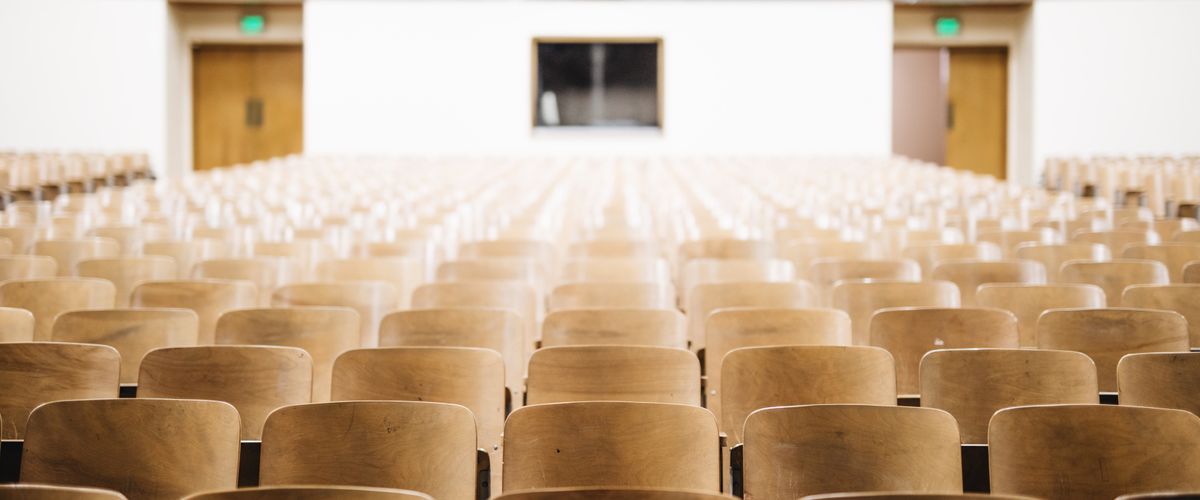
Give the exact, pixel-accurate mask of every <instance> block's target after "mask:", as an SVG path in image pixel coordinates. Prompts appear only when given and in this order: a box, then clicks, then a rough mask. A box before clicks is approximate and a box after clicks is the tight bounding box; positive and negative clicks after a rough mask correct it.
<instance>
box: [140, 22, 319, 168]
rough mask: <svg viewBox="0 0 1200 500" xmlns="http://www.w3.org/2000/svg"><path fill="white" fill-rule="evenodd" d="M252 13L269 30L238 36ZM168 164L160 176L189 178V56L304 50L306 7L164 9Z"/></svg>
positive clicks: (190, 83)
mask: <svg viewBox="0 0 1200 500" xmlns="http://www.w3.org/2000/svg"><path fill="white" fill-rule="evenodd" d="M248 11H253V12H254V13H261V14H263V15H264V16H265V17H266V18H267V30H266V31H264V32H263V33H261V34H258V35H246V34H243V33H241V32H240V31H239V30H238V20H239V19H240V17H241V15H242V14H244V13H247V12H248ZM167 17H168V23H167V89H166V91H167V102H166V112H167V127H166V131H165V133H166V135H167V161H166V168H165V170H164V172H163V174H164V176H165V177H166V178H169V179H179V178H182V177H186V176H188V175H191V173H192V172H193V169H192V158H193V157H194V151H193V144H192V138H193V131H192V123H193V119H194V117H193V116H192V100H193V95H192V50H193V48H195V47H196V46H204V45H288V46H299V47H300V49H301V50H302V51H303V49H304V29H303V25H304V6H303V4H302V3H301V2H300V1H299V0H297V1H296V2H295V3H281V4H275V3H272V4H261V5H253V6H241V5H221V4H190V3H176V2H170V3H168V4H167Z"/></svg>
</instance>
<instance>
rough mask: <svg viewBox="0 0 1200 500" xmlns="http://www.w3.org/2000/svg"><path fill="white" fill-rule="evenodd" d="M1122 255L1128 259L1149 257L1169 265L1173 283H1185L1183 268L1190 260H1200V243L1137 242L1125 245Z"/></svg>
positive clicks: (1168, 270) (1169, 275) (1169, 273)
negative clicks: (1155, 243)
mask: <svg viewBox="0 0 1200 500" xmlns="http://www.w3.org/2000/svg"><path fill="white" fill-rule="evenodd" d="M1121 257H1122V258H1126V259H1149V260H1154V261H1158V262H1162V264H1163V265H1164V266H1167V275H1168V277H1169V278H1170V279H1171V283H1183V282H1184V281H1183V268H1184V266H1187V263H1188V262H1191V261H1194V260H1200V243H1161V244H1158V245H1150V244H1145V243H1136V244H1133V245H1129V246H1126V247H1125V251H1123V252H1121Z"/></svg>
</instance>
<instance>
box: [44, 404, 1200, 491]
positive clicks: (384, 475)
mask: <svg viewBox="0 0 1200 500" xmlns="http://www.w3.org/2000/svg"><path fill="white" fill-rule="evenodd" d="M132 422H137V424H136V425H131V423H132ZM988 433H989V455H990V459H989V468H990V482H991V490H992V491H993V492H995V493H999V494H1018V495H1031V496H1035V497H1043V498H1114V497H1116V496H1119V495H1122V494H1129V493H1138V492H1153V491H1159V490H1176V491H1177V490H1180V489H1183V490H1187V489H1197V488H1200V465H1198V464H1200V462H1197V461H1196V459H1197V458H1200V457H1198V456H1197V453H1200V418H1198V417H1196V416H1195V415H1194V414H1191V413H1188V412H1184V411H1179V410H1169V409H1158V408H1146V407H1136V406H1128V407H1127V406H1119V407H1118V406H1106V405H1088V404H1077V405H1041V406H1019V407H1013V408H1007V409H1004V410H1001V411H999V412H997V413H996V415H995V416H994V417H992V419H991V422H990V424H989V428H988ZM474 436H475V422H474V419H473V418H472V415H471V412H470V411H469V410H468V409H466V408H464V407H462V406H458V405H453V404H446V403H434V402H412V401H347V402H332V403H321V404H307V405H294V406H288V407H284V408H282V409H280V410H277V411H275V412H274V413H272V414H271V416H270V417H268V419H267V422H266V426H265V429H264V437H263V444H262V453H261V456H260V466H259V467H260V471H259V482H260V484H262V485H267V486H270V485H289V484H297V483H301V484H304V483H309V484H311V483H318V484H341V485H352V486H354V485H357V486H372V487H391V488H404V489H411V490H415V491H421V492H423V493H427V494H429V495H431V496H433V497H435V498H450V499H453V498H462V499H469V498H473V497H474V496H475V494H476V487H475V484H476V483H475V481H476V471H477V464H476V448H475V447H476V440H475V437H474ZM743 436H744V444H743V445H742V447H741V450H742V459H741V460H742V463H741V470H740V471H738V472H739V473H740V480H741V487H742V488H743V490H742V491H743V493H744V495H745V496H746V497H748V498H797V497H800V496H804V495H810V494H819V493H832V492H848V491H863V490H867V491H917V492H929V493H949V492H961V491H962V471H961V452H960V449H959V432H958V428H957V425H956V424H955V421H954V418H953V417H951V416H950V415H949V414H947V413H945V412H943V411H941V410H936V409H930V408H910V407H899V406H876V405H860V404H818V405H802V406H776V407H770V408H764V409H761V410H758V411H755V412H754V413H752V414H751V415H750V416H749V417H748V418H747V420H746V424H745V428H744V434H743ZM237 437H238V414H237V412H236V411H235V410H234V409H233V407H232V406H229V405H228V404H226V403H222V402H217V401H201V400H162V399H144V400H114V399H94V400H76V401H59V402H53V403H48V404H46V405H43V406H41V407H39V408H38V409H36V410H35V411H34V412H33V414H32V415H31V416H30V421H29V432H28V436H27V437H26V440H25V444H24V448H23V451H22V456H21V476H22V480H23V481H27V482H32V483H49V484H66V485H76V486H94V487H106V488H112V489H116V490H118V491H120V492H122V493H123V494H125V495H126V496H128V497H130V498H162V497H178V496H185V495H188V494H191V493H196V492H199V491H205V490H213V489H222V488H232V487H233V486H234V485H235V484H236V481H237V477H236V475H237V469H238V458H239V445H238V440H237ZM831 457H834V458H831ZM722 467H723V464H722V461H721V454H720V444H719V439H718V429H717V422H716V419H715V418H713V416H712V414H711V413H709V412H708V411H707V410H704V409H701V408H696V407H691V406H686V405H675V404H664V403H639V402H626V401H620V402H601V401H589V402H577V403H555V404H542V405H532V406H528V407H525V408H522V409H519V410H516V411H515V412H513V414H512V415H511V416H510V417H509V418H508V420H507V421H506V423H505V430H504V472H503V484H504V486H503V489H504V491H506V492H508V491H521V490H526V489H537V488H556V487H581V486H632V487H651V488H682V489H694V490H701V491H710V492H717V491H719V489H720V476H721V474H720V470H721V468H722ZM131 470H153V471H154V475H153V476H152V477H147V476H134V477H130V475H129V472H128V471H131Z"/></svg>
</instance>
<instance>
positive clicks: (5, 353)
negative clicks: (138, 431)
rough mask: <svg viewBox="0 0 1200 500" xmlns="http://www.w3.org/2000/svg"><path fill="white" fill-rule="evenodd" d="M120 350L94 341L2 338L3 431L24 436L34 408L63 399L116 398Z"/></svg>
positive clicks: (6, 434) (0, 412) (0, 388)
mask: <svg viewBox="0 0 1200 500" xmlns="http://www.w3.org/2000/svg"><path fill="white" fill-rule="evenodd" d="M119 373H120V355H118V354H117V351H116V349H113V348H111V347H108V346H102V345H94V344H74V343H58V342H55V343H51V342H13V343H0V417H3V419H4V420H3V428H2V432H0V437H3V438H4V439H21V438H23V437H25V422H26V420H27V419H28V417H29V413H30V412H31V411H33V409H34V408H37V407H38V405H41V404H42V403H47V402H50V401H58V400H63V399H90V398H115V397H117V391H118V389H119V385H118V383H117V376H118V375H119Z"/></svg>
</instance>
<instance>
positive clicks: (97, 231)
mask: <svg viewBox="0 0 1200 500" xmlns="http://www.w3.org/2000/svg"><path fill="white" fill-rule="evenodd" d="M87 235H88V236H99V237H102V238H109V239H111V240H113V241H115V242H117V246H118V248H119V249H120V255H121V256H122V257H138V256H140V255H142V245H144V244H145V241H146V230H145V229H143V228H142V226H99V227H93V228H91V229H89V230H88V231H87Z"/></svg>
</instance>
